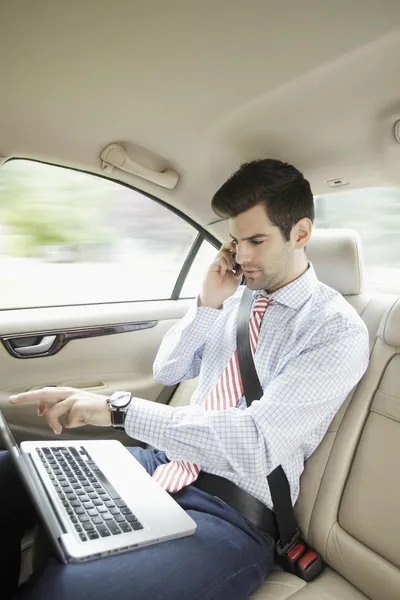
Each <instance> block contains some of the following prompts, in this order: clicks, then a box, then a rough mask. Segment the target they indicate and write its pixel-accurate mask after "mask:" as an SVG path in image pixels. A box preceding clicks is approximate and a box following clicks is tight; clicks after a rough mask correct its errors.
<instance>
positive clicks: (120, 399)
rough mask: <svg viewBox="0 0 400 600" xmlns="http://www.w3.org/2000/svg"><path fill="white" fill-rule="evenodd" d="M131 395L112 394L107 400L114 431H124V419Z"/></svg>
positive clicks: (122, 393)
mask: <svg viewBox="0 0 400 600" xmlns="http://www.w3.org/2000/svg"><path fill="white" fill-rule="evenodd" d="M131 400H132V395H131V394H130V393H129V392H114V393H113V394H111V396H110V397H109V398H107V404H108V406H109V407H110V411H111V425H112V427H114V429H120V430H122V431H125V417H126V413H127V410H128V406H129V403H130V401H131Z"/></svg>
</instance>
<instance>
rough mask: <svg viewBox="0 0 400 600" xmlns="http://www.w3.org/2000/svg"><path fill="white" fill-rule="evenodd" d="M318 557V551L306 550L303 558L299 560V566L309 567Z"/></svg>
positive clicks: (302, 567)
mask: <svg viewBox="0 0 400 600" xmlns="http://www.w3.org/2000/svg"><path fill="white" fill-rule="evenodd" d="M317 558H318V554H317V553H316V552H313V551H312V550H311V551H309V552H306V553H305V555H304V556H302V557H301V559H300V560H299V563H298V564H299V567H300V568H301V569H308V568H309V566H310V565H311V564H312V563H313V562H314V561H315V560H317Z"/></svg>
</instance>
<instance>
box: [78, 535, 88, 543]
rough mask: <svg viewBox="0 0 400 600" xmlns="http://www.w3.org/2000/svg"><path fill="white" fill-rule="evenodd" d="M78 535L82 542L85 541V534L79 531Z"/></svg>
mask: <svg viewBox="0 0 400 600" xmlns="http://www.w3.org/2000/svg"><path fill="white" fill-rule="evenodd" d="M79 537H80V538H81V540H82V542H86V539H87V538H86V535H85V534H84V533H80V534H79Z"/></svg>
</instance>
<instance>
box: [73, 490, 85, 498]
mask: <svg viewBox="0 0 400 600" xmlns="http://www.w3.org/2000/svg"><path fill="white" fill-rule="evenodd" d="M75 494H76V495H77V496H80V497H82V496H86V492H85V490H76V491H75Z"/></svg>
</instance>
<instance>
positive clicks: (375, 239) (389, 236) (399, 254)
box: [314, 188, 400, 294]
mask: <svg viewBox="0 0 400 600" xmlns="http://www.w3.org/2000/svg"><path fill="white" fill-rule="evenodd" d="M315 208H316V219H315V224H314V225H315V227H318V228H328V229H335V228H342V227H343V228H346V229H347V228H348V229H355V230H356V231H357V232H358V233H359V234H360V236H361V239H362V242H363V249H364V259H365V265H366V287H367V289H369V290H371V291H375V292H388V293H394V294H399V293H400V190H397V189H389V188H364V189H359V190H348V191H345V192H338V193H336V194H328V195H326V196H316V197H315Z"/></svg>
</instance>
